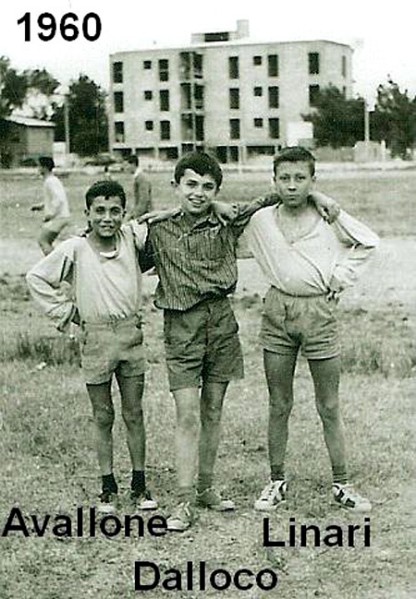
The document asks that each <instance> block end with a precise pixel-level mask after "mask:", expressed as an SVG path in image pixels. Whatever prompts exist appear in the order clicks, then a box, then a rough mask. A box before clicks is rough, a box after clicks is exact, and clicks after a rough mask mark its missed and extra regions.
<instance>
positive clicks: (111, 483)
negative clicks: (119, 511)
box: [101, 473, 118, 493]
mask: <svg viewBox="0 0 416 599" xmlns="http://www.w3.org/2000/svg"><path fill="white" fill-rule="evenodd" d="M101 479H102V488H103V491H110V493H118V487H117V483H116V479H115V478H114V474H113V473H111V474H104V475H103V476H102V477H101Z"/></svg>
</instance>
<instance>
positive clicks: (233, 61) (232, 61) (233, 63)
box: [228, 56, 240, 79]
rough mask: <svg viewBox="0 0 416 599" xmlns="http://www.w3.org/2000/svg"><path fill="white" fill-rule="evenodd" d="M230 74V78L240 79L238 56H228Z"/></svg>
mask: <svg viewBox="0 0 416 599" xmlns="http://www.w3.org/2000/svg"><path fill="white" fill-rule="evenodd" d="M228 74H229V76H230V79H238V78H239V76H240V73H239V66H238V56H230V57H229V58H228Z"/></svg>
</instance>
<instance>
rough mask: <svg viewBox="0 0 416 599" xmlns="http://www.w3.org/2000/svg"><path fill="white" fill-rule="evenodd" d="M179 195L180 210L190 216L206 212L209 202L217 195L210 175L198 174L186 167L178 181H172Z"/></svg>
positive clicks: (214, 183) (215, 186)
mask: <svg viewBox="0 0 416 599" xmlns="http://www.w3.org/2000/svg"><path fill="white" fill-rule="evenodd" d="M173 185H174V187H175V189H176V193H177V195H178V197H179V200H180V203H181V208H182V210H183V211H184V212H185V213H186V214H189V215H191V216H200V215H203V214H205V213H206V212H208V210H209V207H210V206H211V202H212V201H213V199H214V198H215V196H216V195H217V192H218V189H217V184H216V182H215V179H214V178H213V177H212V176H211V175H208V174H207V175H198V173H196V172H195V171H193V170H192V169H190V168H187V169H186V170H185V172H184V174H183V175H182V177H181V179H180V181H179V183H176V182H174V183H173Z"/></svg>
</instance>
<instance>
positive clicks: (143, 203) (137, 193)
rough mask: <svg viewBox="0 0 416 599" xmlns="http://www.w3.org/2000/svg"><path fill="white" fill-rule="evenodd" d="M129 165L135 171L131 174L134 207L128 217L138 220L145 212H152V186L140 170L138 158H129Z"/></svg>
mask: <svg viewBox="0 0 416 599" xmlns="http://www.w3.org/2000/svg"><path fill="white" fill-rule="evenodd" d="M129 163H130V164H131V165H133V166H134V167H135V169H136V170H135V171H134V173H133V197H134V206H133V210H132V213H131V215H130V216H131V218H138V217H139V216H142V215H143V214H145V213H146V212H150V211H151V210H153V204H152V185H151V183H150V181H149V178H148V177H147V176H146V175H145V174H144V172H143V171H142V169H141V168H140V162H139V158H138V156H131V157H130V158H129Z"/></svg>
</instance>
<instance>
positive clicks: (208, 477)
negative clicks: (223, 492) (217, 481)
mask: <svg viewBox="0 0 416 599" xmlns="http://www.w3.org/2000/svg"><path fill="white" fill-rule="evenodd" d="M212 479H213V475H212V474H211V473H210V474H207V473H206V472H200V473H199V475H198V493H203V492H204V491H206V490H207V489H210V488H211V487H212Z"/></svg>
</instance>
